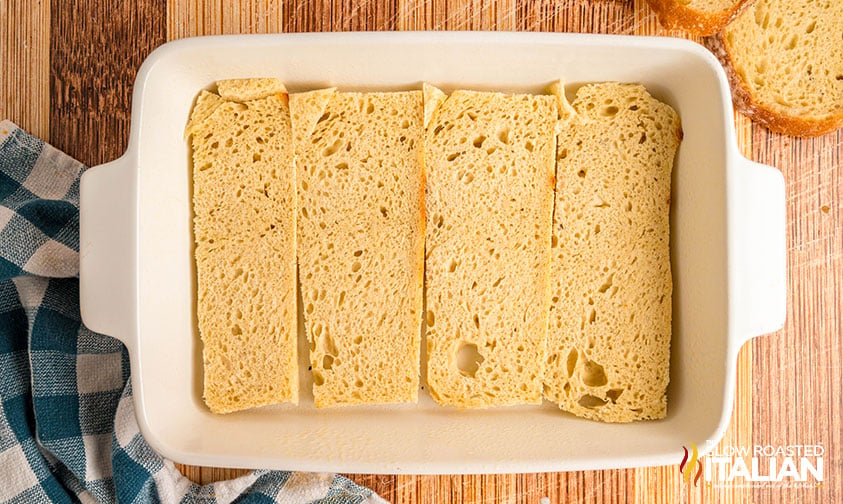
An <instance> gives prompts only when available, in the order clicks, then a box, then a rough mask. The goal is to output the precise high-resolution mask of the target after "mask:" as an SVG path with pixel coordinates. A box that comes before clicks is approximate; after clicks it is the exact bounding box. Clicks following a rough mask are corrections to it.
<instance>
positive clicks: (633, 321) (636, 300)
mask: <svg viewBox="0 0 843 504" xmlns="http://www.w3.org/2000/svg"><path fill="white" fill-rule="evenodd" d="M557 91H558V92H559V96H560V100H565V97H564V94H562V91H561V87H559V88H557ZM681 138H682V130H681V126H680V122H679V117H678V115H677V114H676V112H675V111H674V110H673V109H672V108H671V107H670V106H668V105H666V104H664V103H661V102H659V101H658V100H656V99H654V98H653V97H652V96H650V94H649V93H648V92H647V90H646V89H645V88H644V87H643V86H640V85H637V84H619V83H601V84H589V85H586V86H583V87H581V88H580V89H579V90H578V91H577V94H576V99H575V100H573V102H572V103H571V113H570V114H569V115H568V116H567V118H566V119H565V120H564V121H563V122H562V123H561V128H560V134H559V137H558V145H557V154H556V159H557V165H556V205H555V210H554V217H553V235H552V241H551V245H552V255H553V261H552V266H551V278H552V297H551V305H550V306H551V308H550V324H549V326H550V329H549V334H548V344H547V346H548V358H547V371H546V375H545V397H546V398H547V399H549V400H551V401H553V402H555V403H557V404H559V406H560V407H561V408H562V409H564V410H566V411H569V412H571V413H574V414H575V415H578V416H581V417H585V418H590V419H593V420H600V421H604V422H629V421H632V420H643V419H655V418H662V417H664V416H665V412H666V398H665V389H666V387H667V384H668V380H669V360H670V338H671V313H672V312H671V309H672V306H671V296H672V280H671V271H670V247H669V241H670V227H669V226H670V222H669V211H670V184H671V172H672V168H673V160H674V156H675V154H676V151H677V148H678V147H679V142H680V140H681Z"/></svg>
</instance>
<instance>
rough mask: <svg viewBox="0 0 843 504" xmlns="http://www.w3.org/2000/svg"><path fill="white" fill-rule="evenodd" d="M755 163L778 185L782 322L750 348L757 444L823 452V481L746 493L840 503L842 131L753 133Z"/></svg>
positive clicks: (763, 499) (762, 499) (761, 498)
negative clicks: (782, 194) (760, 374)
mask: <svg viewBox="0 0 843 504" xmlns="http://www.w3.org/2000/svg"><path fill="white" fill-rule="evenodd" d="M753 130H754V131H753V133H754V137H753V152H752V155H753V158H755V159H756V160H758V161H760V162H763V163H766V164H770V165H772V166H776V167H778V168H780V169H781V170H782V172H783V173H784V176H785V183H786V189H787V216H788V217H787V222H788V231H789V232H788V280H789V282H788V283H789V293H788V313H787V321H786V323H785V328H784V330H783V331H780V332H778V333H775V334H773V335H770V336H766V337H762V338H757V339H755V340H754V341H753V342H752V347H753V355H754V359H753V360H754V362H753V365H754V366H755V367H757V368H758V369H763V370H764V373H765V374H764V379H763V380H758V381H757V382H756V383H755V389H754V390H753V398H754V401H753V407H754V410H755V415H754V418H755V421H754V422H753V430H754V432H755V442H756V444H759V445H773V446H780V445H802V444H816V443H822V445H823V447H824V449H825V454H824V464H825V471H824V473H825V478H824V481H823V484H822V486H814V487H811V488H781V487H773V488H770V487H767V488H764V487H759V488H753V490H752V500H753V501H754V502H758V503H772V502H797V501H805V502H841V501H843V493H841V488H843V481H841V480H843V456H841V448H842V447H843V444H841V443H843V438H842V437H841V436H843V434H841V427H840V418H841V414H843V395H841V391H843V372H841V370H843V365H842V364H841V356H843V341H841V340H842V339H843V336H841V334H843V327H841V316H842V315H843V310H841V304H843V299H841V298H843V296H841V291H842V290H843V289H842V288H841V287H842V286H843V215H841V214H843V207H841V196H843V177H841V173H840V171H841V160H843V132H840V131H838V132H836V133H831V134H829V135H825V136H823V137H819V138H814V139H795V138H791V137H786V136H783V135H778V134H772V133H770V132H768V131H767V130H766V129H764V128H762V127H761V126H755V127H754V128H753Z"/></svg>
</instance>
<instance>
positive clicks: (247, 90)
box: [217, 78, 287, 102]
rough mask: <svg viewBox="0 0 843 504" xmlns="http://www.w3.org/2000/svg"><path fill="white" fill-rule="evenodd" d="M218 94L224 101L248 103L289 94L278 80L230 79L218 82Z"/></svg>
mask: <svg viewBox="0 0 843 504" xmlns="http://www.w3.org/2000/svg"><path fill="white" fill-rule="evenodd" d="M217 92H219V95H220V98H222V99H223V100H226V101H237V102H247V101H252V100H258V99H261V98H264V97H267V96H269V95H273V94H287V88H286V87H285V86H284V83H283V82H281V81H280V80H278V79H269V78H263V79H228V80H221V81H217Z"/></svg>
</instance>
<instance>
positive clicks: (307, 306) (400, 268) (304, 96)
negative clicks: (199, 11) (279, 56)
mask: <svg viewBox="0 0 843 504" xmlns="http://www.w3.org/2000/svg"><path fill="white" fill-rule="evenodd" d="M290 105H291V110H292V117H293V129H294V131H295V135H296V166H297V182H298V191H299V212H300V213H299V216H300V218H299V228H298V229H299V249H298V257H299V278H300V281H301V293H302V300H303V303H304V317H305V329H306V332H307V336H308V339H309V341H310V361H311V367H312V373H313V395H314V400H315V403H316V406H317V407H320V408H322V407H328V406H338V405H354V404H377V403H398V402H415V401H416V400H417V399H418V388H419V352H420V350H421V341H420V339H421V316H422V313H421V312H422V268H423V254H424V220H423V213H424V210H423V200H422V198H423V195H424V193H423V187H424V173H423V144H424V136H423V131H424V128H423V124H422V122H423V114H424V110H423V103H422V92H421V91H411V92H398V93H344V92H337V91H336V90H334V89H328V90H318V91H312V92H308V93H301V94H294V95H292V96H291V99H290Z"/></svg>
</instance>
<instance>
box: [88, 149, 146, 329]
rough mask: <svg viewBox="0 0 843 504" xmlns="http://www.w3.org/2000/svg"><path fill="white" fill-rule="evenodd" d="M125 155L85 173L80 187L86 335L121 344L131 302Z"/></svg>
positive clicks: (130, 211) (131, 218) (129, 178)
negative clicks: (94, 334)
mask: <svg viewBox="0 0 843 504" xmlns="http://www.w3.org/2000/svg"><path fill="white" fill-rule="evenodd" d="M130 159H131V158H130V156H129V155H128V154H124V155H123V156H122V157H120V158H118V159H116V160H114V161H112V162H110V163H106V164H103V165H100V166H95V167H93V168H89V169H88V170H87V171H86V172H85V173H84V174H83V175H82V181H81V186H80V194H79V196H80V197H79V200H80V201H79V203H80V221H79V284H80V285H79V304H80V307H81V310H82V322H83V323H84V324H85V325H86V326H87V327H88V328H89V329H91V330H93V331H96V332H98V333H101V334H107V335H109V336H113V337H115V338H118V339H120V340H121V341H123V343H126V342H127V340H128V339H129V338H130V335H132V334H133V333H134V329H133V325H134V322H135V306H136V304H135V300H136V292H137V290H136V288H135V284H136V280H135V270H136V268H135V263H136V246H135V231H136V218H135V217H136V215H137V212H136V204H135V199H136V194H137V192H136V173H135V170H134V169H133V167H132V166H131V161H130Z"/></svg>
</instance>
